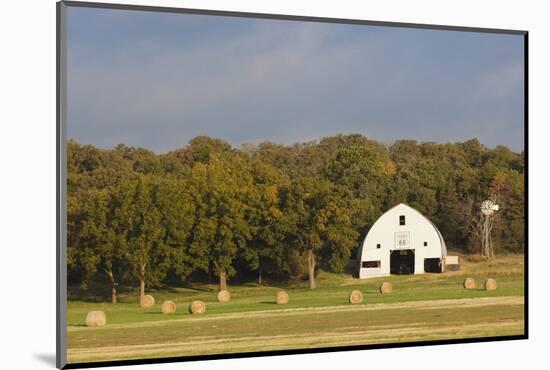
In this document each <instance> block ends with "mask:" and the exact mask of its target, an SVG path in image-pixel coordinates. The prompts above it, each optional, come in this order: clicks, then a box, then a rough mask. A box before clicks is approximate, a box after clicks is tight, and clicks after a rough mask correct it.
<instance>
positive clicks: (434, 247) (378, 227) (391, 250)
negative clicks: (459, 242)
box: [357, 203, 447, 279]
mask: <svg viewBox="0 0 550 370" xmlns="http://www.w3.org/2000/svg"><path fill="white" fill-rule="evenodd" d="M446 256H447V247H446V246H445V241H444V240H443V236H442V235H441V233H440V232H439V230H438V229H437V227H436V226H435V225H434V224H433V223H432V222H431V221H430V220H429V219H428V218H426V216H424V215H423V214H422V213H420V212H418V211H417V210H416V209H414V208H412V207H409V206H408V205H406V204H403V203H401V204H398V205H397V206H395V207H393V208H392V209H390V210H389V211H387V212H386V213H384V214H383V215H382V216H380V218H378V220H376V222H375V223H374V225H372V227H371V229H370V230H369V232H368V234H367V236H366V237H365V240H364V241H363V244H362V245H361V246H360V248H359V251H358V258H357V261H358V268H359V274H358V275H359V278H360V279H365V278H369V277H376V276H385V275H389V274H422V273H424V272H443V270H444V267H445V257H446Z"/></svg>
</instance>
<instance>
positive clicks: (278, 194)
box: [240, 160, 292, 285]
mask: <svg viewBox="0 0 550 370" xmlns="http://www.w3.org/2000/svg"><path fill="white" fill-rule="evenodd" d="M251 175H252V178H253V182H254V183H253V186H252V188H251V189H250V192H249V193H248V197H247V199H248V200H247V203H248V205H249V207H250V208H249V210H250V211H249V212H248V214H247V222H248V224H249V225H250V228H251V233H252V238H251V240H250V241H249V242H248V243H247V244H246V245H245V247H244V248H241V249H240V254H241V256H242V257H243V259H244V260H245V261H246V262H247V263H248V266H249V268H250V269H252V270H256V271H257V272H258V284H259V285H262V272H263V271H264V270H267V272H269V273H272V274H280V273H281V272H282V270H283V269H284V260H285V246H286V243H285V239H286V238H287V237H288V234H289V232H290V231H291V230H292V225H291V220H290V219H289V218H288V217H285V214H284V210H283V199H282V197H283V195H284V192H285V189H286V188H287V187H288V179H287V178H286V176H284V175H283V174H282V173H281V172H280V171H279V170H278V169H276V168H275V167H273V166H271V165H269V164H266V163H264V162H262V161H260V160H254V161H252V163H251Z"/></svg>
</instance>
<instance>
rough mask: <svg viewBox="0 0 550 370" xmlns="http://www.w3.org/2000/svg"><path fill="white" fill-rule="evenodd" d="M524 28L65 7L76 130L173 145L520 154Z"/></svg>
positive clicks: (113, 141) (152, 145) (71, 131)
mask: <svg viewBox="0 0 550 370" xmlns="http://www.w3.org/2000/svg"><path fill="white" fill-rule="evenodd" d="M523 67H524V65H523V37H522V36H518V35H503V34H488V33H471V32H457V31H441V30H420V29H410V28H395V27H376V26H364V25H342V24H329V23H314V22H295V21H281V20H265V19H252V18H236V17H216V16H205V15H190V14H170V13H153V12H141V11H128V10H106V9H91V8H76V7H74V8H73V7H69V11H68V94H67V96H68V136H69V138H73V139H75V140H77V141H79V142H81V143H83V144H93V145H96V146H99V147H103V148H112V147H114V146H115V145H117V144H118V143H124V144H126V145H130V146H140V147H145V148H148V149H151V150H154V151H156V152H159V153H160V152H167V151H169V150H173V149H175V148H180V147H183V146H185V145H186V143H187V141H188V140H189V139H191V138H193V137H194V136H197V135H209V136H213V137H218V138H222V139H224V140H227V141H228V142H230V143H231V144H232V145H234V146H239V145H240V144H243V143H254V144H257V143H260V142H262V141H266V140H269V141H273V142H277V143H282V144H292V143H295V142H303V141H309V140H314V139H319V138H321V137H323V136H329V135H334V134H338V133H361V134H364V135H366V136H368V137H369V138H372V139H375V140H380V141H383V142H386V143H391V142H393V141H395V140H398V139H415V140H418V141H437V142H443V143H444V142H455V141H464V140H467V139H470V138H473V137H477V138H478V139H479V140H480V141H481V142H482V143H483V144H485V145H487V146H489V147H494V146H495V145H498V144H503V145H506V146H508V147H510V148H511V149H513V150H516V151H521V150H523V124H524V121H523V97H524V91H523V86H524V81H523Z"/></svg>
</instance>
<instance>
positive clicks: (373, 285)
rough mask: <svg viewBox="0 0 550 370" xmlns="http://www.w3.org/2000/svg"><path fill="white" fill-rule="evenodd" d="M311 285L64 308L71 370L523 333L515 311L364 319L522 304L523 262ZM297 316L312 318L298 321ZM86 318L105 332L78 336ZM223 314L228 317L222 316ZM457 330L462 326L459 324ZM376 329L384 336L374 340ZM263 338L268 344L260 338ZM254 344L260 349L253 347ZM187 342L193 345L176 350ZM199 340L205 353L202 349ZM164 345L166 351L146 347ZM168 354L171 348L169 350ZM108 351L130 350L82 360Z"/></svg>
mask: <svg viewBox="0 0 550 370" xmlns="http://www.w3.org/2000/svg"><path fill="white" fill-rule="evenodd" d="M466 276H470V277H474V278H475V279H476V282H477V284H478V288H477V289H472V290H465V289H463V288H462V282H463V280H464V278H465V277H466ZM489 277H492V278H496V279H497V282H498V289H497V290H495V291H485V290H483V289H482V283H483V281H484V280H485V279H486V278H489ZM318 281H319V285H320V287H319V288H318V289H315V290H310V289H307V288H301V287H299V288H292V289H289V288H288V287H255V286H231V285H230V287H229V290H230V291H231V294H232V298H231V302H229V303H225V304H221V303H218V302H217V301H216V289H215V286H208V285H198V286H196V287H194V288H196V289H193V288H171V289H165V290H161V291H153V292H150V293H151V294H153V295H154V296H155V300H156V302H155V306H154V307H152V308H150V309H141V308H140V307H139V305H138V296H137V295H135V294H130V295H126V296H124V297H123V298H122V299H121V302H120V303H118V304H116V305H112V304H110V303H90V302H83V301H70V302H68V315H67V319H68V324H69V331H68V343H69V349H70V350H69V354H70V355H71V354H72V356H73V358H72V359H71V361H76V362H78V361H96V360H103V359H123V358H143V357H159V356H180V355H192V354H207V353H228V352H242V351H246V352H248V351H260V350H271V349H287V348H305V347H316V346H317V347H319V346H324V347H326V346H333V345H349V344H354V343H355V344H360V343H381V342H399V341H411V340H415V341H418V340H432V339H442V338H466V337H478V336H490V335H511V334H521V333H522V330H523V329H522V328H523V326H522V323H523V305H520V304H505V303H502V304H500V303H499V304H497V303H494V304H489V305H480V306H476V307H462V306H457V307H453V306H452V305H451V306H442V307H432V308H430V309H422V307H413V306H411V307H410V308H402V309H380V310H378V309H375V310H369V307H373V308H374V307H377V306H371V305H373V304H377V303H382V304H386V303H387V304H392V303H404V302H414V301H426V302H429V301H437V300H447V299H452V300H456V299H462V298H482V297H518V296H523V256H508V257H503V258H499V259H497V260H494V261H491V262H476V261H468V260H464V261H463V263H462V270H461V271H456V272H447V273H444V274H424V275H414V276H390V277H385V278H378V279H369V280H359V279H353V278H351V277H350V276H349V275H346V274H329V273H321V274H320V276H319V279H318ZM382 281H391V282H392V283H393V286H394V290H393V292H392V293H391V294H380V293H379V292H378V290H377V288H378V286H379V284H380V283H381V282H382ZM280 289H285V290H286V291H287V292H288V293H289V296H290V302H289V303H288V304H287V305H276V304H275V303H274V301H275V294H276V292H277V291H279V290H280ZM354 289H357V290H360V291H361V292H363V295H364V301H363V304H362V305H360V306H352V305H349V303H348V295H349V293H350V292H351V291H352V290H354ZM165 299H171V300H173V301H175V302H176V304H177V307H178V310H177V312H176V313H175V314H172V315H163V314H162V313H160V305H161V304H162V302H163V301H164V300H165ZM194 299H201V300H203V301H205V302H206V304H207V312H206V313H205V314H204V315H191V314H189V313H188V311H187V306H188V304H189V303H190V302H191V301H192V300H194ZM480 301H482V300H480ZM499 302H504V301H499ZM388 307H390V308H391V306H390V305H389V306H388ZM304 308H311V309H312V310H309V311H305V312H304V311H303V310H302V309H304ZM313 308H318V309H313ZM292 309H299V310H292ZM90 310H104V311H105V312H106V314H107V320H108V325H107V326H106V327H103V328H86V327H84V322H85V317H86V313H87V312H88V311H90ZM281 310H282V311H281ZM277 311H279V312H277ZM229 313H232V315H225V316H224V314H229ZM239 313H242V315H240V314H239ZM258 315H259V316H258ZM163 321H164V322H163ZM464 323H467V324H468V325H465V326H464V325H462V324H464ZM113 324H121V325H113ZM377 328H383V330H382V329H377ZM407 328H408V329H407ZM415 328H416V329H415ZM405 329H407V330H405ZM354 330H356V331H358V334H357V338H354V337H353V336H351V337H348V336H347V335H343V333H349V332H353V331H354ZM377 330H381V331H380V333H379V335H378V334H377V333H378V332H377ZM400 332H402V333H400ZM339 333H341V334H342V335H340V334H339ZM266 336H267V337H269V338H267V339H266V338H264V337H266ZM193 338H195V339H193ZM255 338H256V339H261V340H257V341H255ZM262 338H263V339H262ZM245 339H246V340H245ZM187 340H192V341H193V343H189V344H185V343H183V342H185V341H187ZM216 340H222V342H216ZM201 341H202V342H203V343H205V345H200V343H201ZM241 341H243V342H242V343H241ZM163 343H165V344H166V345H167V347H165V346H162V347H161V348H160V349H156V348H153V347H154V345H155V344H163ZM173 343H178V344H177V345H175V344H173ZM172 345H174V346H175V347H173V348H172V347H170V346H172ZM111 346H130V347H128V348H122V347H121V349H120V351H118V352H114V353H111V352H109V353H102V352H101V350H100V351H99V352H94V351H92V350H90V351H88V349H90V348H100V349H101V348H105V351H107V348H110V347H111ZM134 346H137V347H134ZM139 346H145V347H143V348H142V347H139ZM149 346H152V347H149ZM171 348H172V349H171ZM71 349H72V350H74V351H76V352H71ZM79 351H80V352H79Z"/></svg>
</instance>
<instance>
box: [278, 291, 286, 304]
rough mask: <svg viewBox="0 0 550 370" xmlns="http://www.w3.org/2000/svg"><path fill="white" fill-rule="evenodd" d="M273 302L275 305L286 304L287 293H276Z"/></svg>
mask: <svg viewBox="0 0 550 370" xmlns="http://www.w3.org/2000/svg"><path fill="white" fill-rule="evenodd" d="M275 302H277V304H287V303H288V293H287V292H285V291H282V290H281V291H280V292H278V293H277V296H276V297H275Z"/></svg>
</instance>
